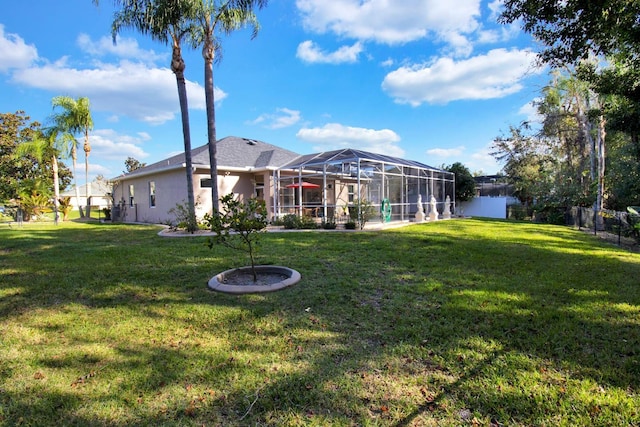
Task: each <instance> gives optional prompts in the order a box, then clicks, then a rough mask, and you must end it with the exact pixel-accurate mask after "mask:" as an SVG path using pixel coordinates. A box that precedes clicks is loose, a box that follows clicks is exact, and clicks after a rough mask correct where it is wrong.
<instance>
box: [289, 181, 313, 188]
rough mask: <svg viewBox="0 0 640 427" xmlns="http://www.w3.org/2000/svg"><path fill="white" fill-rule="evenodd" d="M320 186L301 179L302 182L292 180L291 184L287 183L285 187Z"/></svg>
mask: <svg viewBox="0 0 640 427" xmlns="http://www.w3.org/2000/svg"><path fill="white" fill-rule="evenodd" d="M299 187H302V188H320V186H319V185H318V184H314V183H313V182H307V181H302V183H299V182H294V183H293V184H289V185H287V188H299Z"/></svg>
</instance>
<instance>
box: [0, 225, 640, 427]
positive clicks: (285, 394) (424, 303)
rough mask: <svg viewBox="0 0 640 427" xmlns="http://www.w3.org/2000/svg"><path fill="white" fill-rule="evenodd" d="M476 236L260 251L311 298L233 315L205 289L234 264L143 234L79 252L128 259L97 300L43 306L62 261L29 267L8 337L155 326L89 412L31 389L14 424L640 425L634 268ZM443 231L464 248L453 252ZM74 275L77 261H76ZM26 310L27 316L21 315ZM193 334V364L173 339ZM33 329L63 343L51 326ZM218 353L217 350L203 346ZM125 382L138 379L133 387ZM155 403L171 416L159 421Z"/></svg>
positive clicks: (100, 284) (412, 233) (234, 309)
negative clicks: (293, 273)
mask: <svg viewBox="0 0 640 427" xmlns="http://www.w3.org/2000/svg"><path fill="white" fill-rule="evenodd" d="M479 226H482V221H477V222H471V223H467V224H466V225H465V224H464V223H455V222H451V225H449V224H446V225H442V226H438V227H431V226H430V225H426V226H416V227H411V228H408V229H403V230H400V231H386V232H382V233H352V234H345V235H342V234H335V235H332V236H330V239H332V240H330V241H329V240H326V237H320V236H317V235H314V234H311V233H304V234H299V235H294V234H287V235H282V236H269V237H267V238H266V240H267V245H268V247H269V251H270V252H271V253H272V254H277V257H276V255H272V254H269V253H268V254H266V255H265V258H267V259H268V258H272V259H274V260H276V261H277V263H279V264H283V265H287V266H289V267H291V268H294V269H296V270H298V271H300V272H301V273H302V274H303V281H302V282H301V283H300V284H298V285H296V286H295V287H293V288H291V289H288V290H286V291H283V292H280V293H277V294H269V295H260V296H255V295H254V296H251V295H246V296H240V297H236V296H233V297H232V296H226V295H220V294H214V293H210V292H208V291H207V290H206V288H205V286H206V280H207V279H208V277H210V275H211V273H209V272H211V271H212V272H216V271H218V270H219V269H220V270H221V269H225V267H226V266H227V265H230V264H231V265H232V266H233V264H234V263H237V262H238V259H235V260H234V259H231V260H230V259H225V257H223V256H220V254H218V253H216V252H213V253H211V255H210V258H209V259H207V260H204V261H203V260H202V259H198V257H200V256H201V254H206V253H207V252H206V251H205V252H199V251H197V250H194V249H193V248H191V246H193V245H194V243H193V242H191V243H190V244H187V243H184V242H182V243H179V244H176V243H174V242H171V243H167V242H166V240H168V239H166V240H162V239H160V240H157V239H155V238H154V237H153V236H151V235H147V234H146V233H143V235H141V236H140V235H139V236H136V237H127V236H124V237H123V236H120V239H122V240H123V241H122V242H120V243H118V238H116V237H109V238H107V239H106V240H105V239H103V240H101V241H100V240H99V239H98V235H97V234H96V235H93V236H85V237H84V239H86V242H87V243H86V245H87V247H85V248H84V249H85V250H87V251H89V250H91V251H96V250H101V251H103V253H104V255H105V257H107V258H108V257H109V256H115V254H125V257H123V258H121V259H116V260H113V261H111V263H106V264H105V265H104V266H103V267H104V268H103V269H102V272H101V273H97V274H96V276H97V277H98V278H97V279H95V281H91V280H89V281H88V283H85V282H86V281H85V280H84V279H86V277H85V276H84V275H82V274H78V275H74V274H71V276H72V278H71V280H70V281H68V282H65V283H63V284H62V285H61V286H59V287H52V288H50V287H48V283H47V281H46V280H45V279H44V277H47V276H46V275H47V274H49V276H48V277H50V278H51V277H56V278H58V279H59V280H61V279H60V278H61V277H63V276H62V272H61V270H57V267H56V266H55V265H56V264H55V262H54V261H53V258H52V257H46V258H47V260H46V262H45V261H44V260H43V262H41V263H35V262H34V263H31V264H29V266H28V268H25V270H24V271H22V272H18V273H16V276H13V275H12V276H11V277H20V278H21V279H32V280H34V285H33V286H31V287H30V286H27V285H26V284H20V285H18V284H14V286H16V287H17V286H20V287H21V291H20V292H17V293H14V294H11V293H10V292H8V293H6V294H4V296H3V298H2V300H1V301H0V304H2V308H0V318H7V317H10V316H15V315H24V314H26V312H27V311H28V310H31V309H38V308H52V307H57V306H60V307H63V306H67V305H71V304H78V303H79V304H81V305H84V306H85V307H86V310H87V312H88V313H90V312H92V311H93V310H97V311H101V310H113V309H119V310H120V311H118V313H120V314H122V315H125V316H133V315H134V313H135V314H136V315H137V316H139V317H140V318H141V319H143V320H144V321H146V322H149V323H148V325H144V324H143V325H140V327H139V328H133V329H132V330H131V333H130V335H131V341H128V340H123V338H118V341H117V342H116V343H115V344H114V345H115V348H114V351H113V354H111V355H109V356H108V357H107V356H105V357H104V359H105V360H109V361H110V362H108V363H106V364H105V365H104V366H105V367H104V368H102V370H100V371H99V373H97V374H96V375H95V377H90V378H88V379H87V381H86V383H84V384H82V385H81V388H82V390H87V391H90V393H88V396H83V395H82V394H79V393H78V392H77V390H74V389H71V390H70V391H69V393H63V392H60V391H53V390H51V389H48V388H47V387H46V386H43V387H42V388H39V389H38V392H39V393H40V396H41V398H40V399H34V398H33V395H32V394H31V392H32V391H33V388H31V389H30V388H29V387H25V388H17V389H13V388H12V389H11V391H7V390H6V389H5V390H4V393H3V400H5V401H8V402H10V406H7V407H9V408H10V409H9V412H7V415H5V417H7V419H9V420H12V419H17V417H18V416H19V415H18V414H20V413H21V412H20V411H24V414H31V415H32V416H33V417H36V419H37V417H38V416H40V414H42V413H44V412H46V411H47V410H51V408H54V409H55V413H57V414H58V415H57V416H58V417H59V418H57V419H58V420H63V421H66V422H68V423H70V424H74V423H75V424H82V423H84V422H87V423H89V424H100V423H104V424H109V422H108V420H105V419H103V418H101V417H105V415H99V414H100V412H99V410H98V409H95V408H98V407H99V406H105V407H112V408H113V409H114V410H115V411H116V412H125V413H127V411H128V412H129V413H128V414H127V415H121V416H120V418H118V419H119V420H121V421H120V423H121V424H122V425H124V424H126V423H130V422H134V423H138V424H143V425H153V424H155V423H165V424H192V425H197V424H202V423H207V422H211V423H214V424H215V423H219V424H226V425H243V424H247V423H248V424H278V423H279V422H280V423H290V424H295V423H298V424H304V423H316V424H322V423H325V424H343V425H348V424H366V423H370V424H381V425H391V424H396V425H411V424H412V423H432V424H436V423H438V421H443V420H444V422H449V423H456V422H457V423H464V422H471V419H470V418H469V417H473V416H479V417H484V418H485V419H486V420H487V421H490V420H492V419H493V420H495V421H498V422H502V423H507V424H508V423H515V424H536V423H539V424H544V423H551V422H553V420H556V421H557V420H558V419H562V420H564V421H567V420H568V419H571V417H576V418H575V421H576V424H583V423H584V419H589V420H592V421H593V422H594V423H598V422H601V423H606V421H607V420H611V419H613V416H614V415H612V414H613V413H614V412H616V411H617V410H618V409H621V410H620V411H618V412H620V413H626V414H627V416H628V414H629V413H632V411H629V410H628V408H627V409H625V408H624V406H625V405H628V404H629V402H630V401H635V402H638V397H637V389H638V387H639V385H640V384H639V380H638V378H640V375H639V374H640V367H639V366H640V365H639V362H638V358H639V356H640V337H639V336H638V327H637V326H638V325H637V321H634V319H636V320H637V315H638V311H637V310H638V306H639V305H640V296H639V295H638V293H637V292H636V289H635V286H636V285H635V283H634V281H633V278H635V277H637V275H638V271H639V267H638V266H639V265H640V264H639V262H640V261H639V260H638V258H637V257H633V256H631V257H628V256H627V255H625V254H618V253H616V252H615V251H614V253H613V254H611V253H609V252H606V254H605V255H604V256H599V253H600V252H602V250H601V249H600V248H599V247H598V246H597V245H596V247H591V246H589V245H587V244H585V241H584V240H583V238H584V236H582V235H579V234H574V233H571V232H565V231H564V229H558V228H550V229H549V232H548V233H547V232H540V231H539V228H534V229H535V230H537V231H536V233H537V234H536V235H535V236H529V237H526V233H525V237H522V238H517V237H515V238H513V239H511V240H507V241H500V242H497V243H496V242H495V241H494V240H497V238H491V236H489V237H486V238H482V237H475V234H473V233H472V232H471V231H470V228H473V227H479ZM504 226H505V227H508V226H510V224H505V225H504ZM511 226H513V225H511ZM449 227H454V228H457V229H458V231H457V233H458V234H456V235H455V240H454V239H452V237H451V234H450V231H449V230H448V228H449ZM522 227H523V228H528V227H525V226H522ZM525 232H526V230H525ZM559 235H560V236H561V237H558V236H559ZM52 236H54V237H55V236H59V235H56V234H52ZM47 240H48V239H42V238H37V239H35V240H34V242H32V243H33V244H34V245H41V248H39V249H38V248H36V249H34V248H33V247H32V246H29V245H25V246H24V247H21V249H20V250H21V251H24V252H25V253H29V254H30V255H33V256H35V257H37V256H39V255H42V254H44V253H45V252H46V251H49V250H58V251H62V252H64V251H63V250H64V249H65V245H63V244H62V243H56V241H55V239H52V240H53V241H52V242H49V243H47ZM43 241H44V242H43ZM90 242H95V246H93V247H92V248H91V244H90ZM589 243H590V242H589ZM56 245H58V246H56ZM190 245H191V246H190ZM27 246H29V247H28V248H27ZM45 246H46V247H45ZM10 247H11V245H9V248H10ZM69 247H71V248H72V249H78V247H77V246H76V245H71V244H69V245H67V247H66V248H69ZM52 248H53V249H52ZM105 248H106V249H105ZM16 250H17V248H16ZM9 251H11V249H9ZM77 256H78V258H75V257H73V258H72V259H74V260H75V261H73V262H81V259H82V258H83V257H82V256H81V254H77ZM123 260H129V262H124V261H123ZM274 263H275V262H274ZM71 265H73V263H71ZM236 265H237V264H236ZM123 266H127V267H126V268H130V269H137V270H142V271H127V270H125V269H124V268H123ZM372 266H375V268H372ZM161 267H162V268H161ZM67 268H68V267H67ZM52 269H53V272H52ZM154 269H158V271H155V272H154ZM603 271H604V272H605V274H604V275H603ZM116 272H121V276H117V275H116V274H115V273H116ZM71 273H73V272H71ZM154 273H155V274H154ZM124 276H127V277H124ZM603 277H604V278H606V279H607V280H603ZM21 305H23V306H24V307H25V308H24V309H23V311H21V312H20V313H16V312H15V311H13V309H14V308H17V307H19V306H21ZM182 307H187V308H189V310H192V312H193V313H192V315H191V314H185V312H184V311H182V310H181V308H182ZM128 312H129V314H127V313H128ZM169 318H170V325H171V328H170V330H168V331H167V336H166V340H158V338H157V336H154V338H153V339H155V340H156V342H154V341H153V339H151V338H149V339H145V338H144V333H145V328H147V327H148V328H152V329H153V328H156V327H158V328H159V327H160V326H159V325H162V324H163V322H165V323H166V322H169V320H167V319H169ZM102 322H106V321H105V320H102ZM154 322H157V323H158V324H159V325H154ZM103 327H105V326H103ZM190 327H191V328H193V329H192V330H193V331H196V332H193V333H194V334H196V335H197V334H200V335H199V336H198V337H199V340H200V341H201V344H200V345H197V340H196V341H193V340H189V339H187V338H183V341H182V342H181V341H180V336H179V334H178V336H176V332H175V331H176V330H181V331H187V330H188V329H189V328H190ZM39 328H41V329H42V330H43V331H44V332H45V333H49V334H55V333H57V332H59V331H57V330H56V329H55V325H49V326H47V325H40V326H39ZM105 328H106V327H105ZM106 332H107V329H105V334H106V336H104V337H95V338H93V342H91V341H89V342H87V343H82V342H78V343H76V344H77V347H78V351H80V350H81V349H82V348H84V346H88V347H91V344H97V343H101V342H104V341H105V340H107V341H108V339H109V336H108V334H107V333H106ZM234 336H237V337H238V339H237V340H234ZM135 337H138V338H137V339H134V338H135ZM216 339H221V340H223V342H224V343H225V344H224V345H221V346H220V347H219V348H218V347H215V346H213V345H212V344H210V343H209V342H210V341H211V340H216ZM214 348H215V349H216V351H214ZM54 356H56V355H49V356H47V357H45V358H44V359H42V360H40V361H39V362H38V364H39V365H41V366H44V367H45V368H48V369H51V370H52V371H53V372H55V371H56V370H58V369H62V370H64V369H69V370H71V371H74V372H76V373H77V376H76V378H77V377H78V376H81V375H86V373H87V372H91V371H92V370H94V369H95V368H96V367H101V366H102V365H101V361H102V359H100V360H98V359H96V357H95V356H92V357H91V358H90V359H87V360H83V359H82V357H80V356H78V355H77V354H68V355H66V356H65V355H58V356H59V357H57V358H55V357H54ZM207 366H208V367H210V368H211V369H208V370H207V369H203V367H207ZM83 368H84V369H83ZM128 372H132V373H136V374H135V375H134V376H131V377H130V378H127V373H128ZM7 375H9V373H8V372H7ZM71 381H73V379H71ZM35 382H36V383H37V382H38V381H35ZM99 382H109V383H112V384H114V385H113V386H112V387H111V388H102V387H97V386H98V383H99ZM585 384H587V385H589V384H592V385H593V387H594V388H595V389H594V390H595V391H594V395H599V396H606V395H608V394H620V393H622V394H625V393H626V395H627V400H622V401H620V402H619V403H618V405H620V406H619V407H616V405H615V404H611V405H610V407H608V408H603V407H600V408H599V409H598V401H597V398H596V397H593V396H592V397H585V396H584V394H585V389H584V387H585ZM94 385H95V386H96V389H95V390H94V391H91V388H92V387H94ZM189 386H191V388H190V389H189V390H187V389H188V388H189ZM70 387H71V382H70ZM181 387H182V388H183V389H184V390H183V391H182V392H178V393H176V392H175V390H176V389H179V388H181ZM14 390H15V391H14ZM170 390H172V391H171V392H170ZM207 390H213V391H214V394H213V395H210V394H209V395H208V394H207ZM562 390H564V391H562ZM165 391H166V392H165ZM157 393H160V394H159V395H158V394H157ZM154 396H156V397H154ZM166 396H171V399H172V401H170V402H164V405H165V406H163V403H161V401H162V397H166ZM176 396H179V398H176ZM138 399H142V402H138ZM567 405H568V406H567ZM83 411H84V414H83ZM92 411H94V412H92ZM598 411H599V412H598ZM92 413H94V414H96V415H93V416H92V415H91V414H92ZM469 414H471V415H469ZM571 414H573V415H571ZM636 414H637V412H636ZM31 415H26V417H27V418H29V417H30V416H31ZM581 417H582V418H581ZM607 417H608V418H607ZM636 417H637V415H636ZM122 420H124V421H122ZM452 420H454V421H452ZM621 421H622V422H621V423H620V424H625V421H626V423H627V424H632V423H633V422H634V420H633V419H630V418H626V419H622V420H621ZM635 421H638V420H635ZM111 422H117V420H116V421H114V420H111Z"/></svg>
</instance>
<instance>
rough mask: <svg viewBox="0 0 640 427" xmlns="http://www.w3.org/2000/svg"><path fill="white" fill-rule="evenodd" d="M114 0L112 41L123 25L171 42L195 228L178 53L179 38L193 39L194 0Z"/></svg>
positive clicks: (193, 226)
mask: <svg viewBox="0 0 640 427" xmlns="http://www.w3.org/2000/svg"><path fill="white" fill-rule="evenodd" d="M94 3H96V4H97V3H98V1H97V0H94ZM114 3H115V4H116V5H117V6H119V7H120V10H118V11H117V12H116V14H115V17H114V20H113V26H112V34H113V40H114V42H115V40H116V35H117V34H118V33H119V32H120V31H121V30H122V29H123V28H134V29H135V30H137V31H139V32H140V33H142V34H148V35H149V36H151V38H152V39H153V40H156V41H159V42H161V43H164V44H168V43H171V71H173V73H174V74H175V76H176V84H177V87H178V100H179V102H180V113H181V118H182V136H183V141H184V155H185V164H186V167H185V170H186V178H187V209H188V213H189V218H190V219H189V221H188V225H187V230H188V231H190V232H195V230H196V229H197V222H196V214H195V196H194V193H193V169H192V160H191V131H190V127H189V105H188V100H187V86H186V80H185V77H184V70H185V67H186V66H185V62H184V58H183V57H182V42H183V40H185V39H187V40H189V41H193V40H194V39H193V37H192V34H191V33H192V32H193V25H192V22H193V21H192V19H193V16H194V14H193V13H194V8H195V7H196V3H197V2H195V1H194V0H114ZM194 47H195V46H194Z"/></svg>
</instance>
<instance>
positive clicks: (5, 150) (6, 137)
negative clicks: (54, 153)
mask: <svg viewBox="0 0 640 427" xmlns="http://www.w3.org/2000/svg"><path fill="white" fill-rule="evenodd" d="M38 132H40V123H38V122H35V121H33V122H32V121H31V119H30V118H29V116H27V115H26V114H25V112H24V111H16V112H15V113H0V200H1V201H4V200H9V199H13V198H15V197H16V196H17V195H18V185H19V183H20V181H21V180H23V179H27V178H30V177H32V176H33V175H34V174H35V173H37V171H38V168H37V167H36V166H37V161H36V160H35V159H34V158H33V157H31V156H23V157H21V158H19V159H16V158H15V149H16V147H17V146H18V145H19V144H20V143H23V142H26V141H29V140H31V139H33V138H34V137H35V135H37V134H38Z"/></svg>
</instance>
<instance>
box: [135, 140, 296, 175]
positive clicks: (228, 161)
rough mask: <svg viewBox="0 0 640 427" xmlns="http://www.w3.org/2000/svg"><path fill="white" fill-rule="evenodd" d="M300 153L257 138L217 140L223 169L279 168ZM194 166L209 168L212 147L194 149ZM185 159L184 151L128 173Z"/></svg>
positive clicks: (164, 167) (167, 166) (174, 165)
mask: <svg viewBox="0 0 640 427" xmlns="http://www.w3.org/2000/svg"><path fill="white" fill-rule="evenodd" d="M298 157H300V155H299V154H298V153H294V152H293V151H289V150H285V149H283V148H280V147H276V146H275V145H271V144H267V143H266V142H263V141H258V140H255V139H248V138H240V137H237V136H228V137H226V138H222V139H219V140H218V142H217V143H216V159H217V161H218V169H220V170H238V169H244V170H254V171H255V170H265V169H268V168H278V167H280V166H282V165H284V164H286V163H289V162H291V161H292V160H294V159H297V158H298ZM191 162H192V164H193V166H196V167H200V168H209V167H210V164H209V150H208V146H207V145H206V144H205V145H203V146H200V147H197V148H194V149H192V150H191ZM184 163H185V156H184V153H180V154H177V155H175V156H173V157H169V158H167V159H164V160H161V161H159V162H156V163H153V164H151V165H148V166H145V167H143V168H140V169H137V170H135V171H133V172H131V173H130V174H128V176H134V175H147V174H149V173H153V172H156V171H161V170H167V169H175V168H177V167H182V165H183V164H184Z"/></svg>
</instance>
